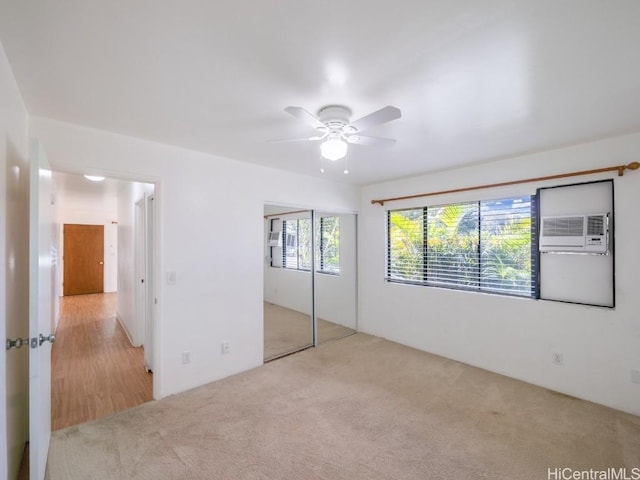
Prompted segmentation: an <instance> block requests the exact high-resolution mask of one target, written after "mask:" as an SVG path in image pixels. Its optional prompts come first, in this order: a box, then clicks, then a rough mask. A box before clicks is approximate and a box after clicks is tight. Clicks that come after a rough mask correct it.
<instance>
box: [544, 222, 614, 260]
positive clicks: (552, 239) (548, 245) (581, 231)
mask: <svg viewBox="0 0 640 480" xmlns="http://www.w3.org/2000/svg"><path fill="white" fill-rule="evenodd" d="M538 246H539V249H540V251H541V252H545V253H575V252H578V253H580V252H583V253H599V254H605V253H608V251H609V214H608V213H600V214H595V215H567V216H562V217H542V219H541V224H540V242H539V245H538Z"/></svg>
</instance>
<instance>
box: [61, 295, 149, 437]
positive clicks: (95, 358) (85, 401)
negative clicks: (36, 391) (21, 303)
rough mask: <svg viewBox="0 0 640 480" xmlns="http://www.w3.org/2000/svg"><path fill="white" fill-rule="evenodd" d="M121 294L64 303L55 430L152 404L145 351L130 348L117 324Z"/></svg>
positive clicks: (79, 297) (74, 298)
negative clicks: (147, 403) (117, 304)
mask: <svg viewBox="0 0 640 480" xmlns="http://www.w3.org/2000/svg"><path fill="white" fill-rule="evenodd" d="M116 299H117V294H115V293H105V294H92V295H74V296H68V297H63V298H62V299H61V301H60V322H59V324H58V329H57V331H56V340H55V343H54V344H53V350H52V365H51V370H52V373H51V428H52V429H53V430H58V429H60V428H64V427H68V426H70V425H76V424H79V423H83V422H87V421H89V420H94V419H96V418H100V417H104V416H106V415H110V414H112V413H115V412H119V411H120V410H124V409H126V408H131V407H134V406H136V405H140V404H141V403H144V402H148V401H150V400H151V399H152V374H150V373H147V372H146V371H145V369H144V352H143V349H142V348H141V347H139V348H134V347H132V346H131V343H130V342H129V339H128V338H127V335H126V334H125V332H124V330H123V329H122V326H121V325H120V323H119V322H118V321H117V320H116Z"/></svg>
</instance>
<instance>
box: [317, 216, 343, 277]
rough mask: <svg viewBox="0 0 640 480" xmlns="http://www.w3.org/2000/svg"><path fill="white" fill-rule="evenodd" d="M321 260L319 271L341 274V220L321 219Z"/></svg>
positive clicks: (337, 218) (333, 218)
mask: <svg viewBox="0 0 640 480" xmlns="http://www.w3.org/2000/svg"><path fill="white" fill-rule="evenodd" d="M319 234H320V240H319V241H318V247H319V249H318V250H319V253H320V255H319V257H320V258H319V260H318V266H317V271H318V272H321V273H331V274H334V275H339V274H340V218H339V217H320V231H319Z"/></svg>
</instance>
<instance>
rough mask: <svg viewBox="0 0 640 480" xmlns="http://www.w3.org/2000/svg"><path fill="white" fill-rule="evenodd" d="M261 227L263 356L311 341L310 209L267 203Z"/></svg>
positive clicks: (270, 356)
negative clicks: (262, 232)
mask: <svg viewBox="0 0 640 480" xmlns="http://www.w3.org/2000/svg"><path fill="white" fill-rule="evenodd" d="M264 230H265V236H264V238H265V257H264V258H265V266H264V359H265V361H267V360H271V359H274V358H277V357H280V356H283V355H287V354H289V353H293V352H296V351H298V350H302V349H304V348H307V347H310V346H312V345H313V344H314V339H313V316H312V315H313V311H312V309H313V296H312V277H311V268H312V267H311V264H312V237H311V235H312V214H311V211H310V210H296V209H294V208H287V207H281V206H275V205H266V206H265V208H264Z"/></svg>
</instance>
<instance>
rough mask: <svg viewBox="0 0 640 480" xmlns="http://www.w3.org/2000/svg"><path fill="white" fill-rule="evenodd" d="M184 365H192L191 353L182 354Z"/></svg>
mask: <svg viewBox="0 0 640 480" xmlns="http://www.w3.org/2000/svg"><path fill="white" fill-rule="evenodd" d="M182 363H191V352H182Z"/></svg>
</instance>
